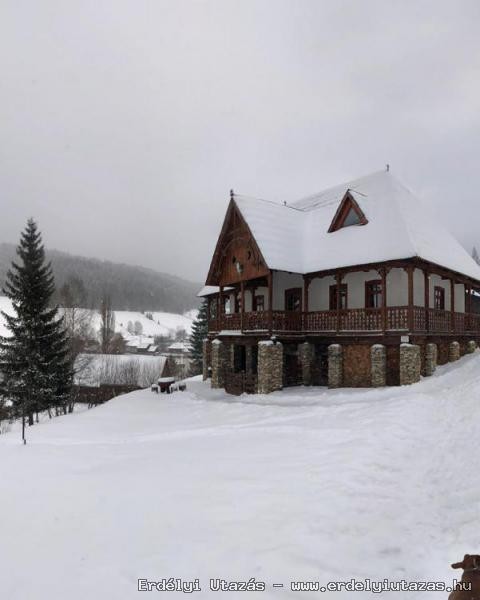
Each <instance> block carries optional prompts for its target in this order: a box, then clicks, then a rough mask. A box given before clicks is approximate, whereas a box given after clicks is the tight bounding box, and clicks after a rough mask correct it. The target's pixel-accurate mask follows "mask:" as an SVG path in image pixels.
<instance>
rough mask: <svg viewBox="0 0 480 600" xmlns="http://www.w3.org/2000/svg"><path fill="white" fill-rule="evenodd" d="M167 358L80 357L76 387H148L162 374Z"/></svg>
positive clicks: (101, 355) (84, 355) (110, 355)
mask: <svg viewBox="0 0 480 600" xmlns="http://www.w3.org/2000/svg"><path fill="white" fill-rule="evenodd" d="M166 362H167V357H166V356H146V355H140V356H138V355H135V356H132V355H131V354H80V355H79V356H78V357H77V359H76V361H75V370H76V375H75V384H76V385H82V386H87V387H98V386H100V385H136V386H138V387H148V386H149V385H151V384H152V383H155V382H156V381H157V379H158V378H159V377H161V376H162V375H163V371H164V368H165V364H166Z"/></svg>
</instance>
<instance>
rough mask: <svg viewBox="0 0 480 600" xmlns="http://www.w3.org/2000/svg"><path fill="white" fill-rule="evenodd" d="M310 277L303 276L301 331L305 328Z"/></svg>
mask: <svg viewBox="0 0 480 600" xmlns="http://www.w3.org/2000/svg"><path fill="white" fill-rule="evenodd" d="M310 281H311V280H310V277H307V275H304V276H303V319H302V329H306V328H307V318H308V317H307V313H308V288H309V287H310Z"/></svg>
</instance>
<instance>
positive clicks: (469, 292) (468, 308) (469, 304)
mask: <svg viewBox="0 0 480 600" xmlns="http://www.w3.org/2000/svg"><path fill="white" fill-rule="evenodd" d="M466 289H467V303H466V304H467V305H466V307H465V312H466V315H465V316H466V319H465V329H466V330H467V331H470V328H471V326H472V325H471V319H470V313H471V312H472V286H471V284H470V283H469V284H468V285H467V286H466Z"/></svg>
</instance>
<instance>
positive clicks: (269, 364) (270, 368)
mask: <svg viewBox="0 0 480 600" xmlns="http://www.w3.org/2000/svg"><path fill="white" fill-rule="evenodd" d="M282 388H283V346H282V344H281V343H280V342H276V343H274V342H273V341H271V340H268V341H264V342H258V393H259V394H269V393H270V392H274V391H275V390H281V389H282Z"/></svg>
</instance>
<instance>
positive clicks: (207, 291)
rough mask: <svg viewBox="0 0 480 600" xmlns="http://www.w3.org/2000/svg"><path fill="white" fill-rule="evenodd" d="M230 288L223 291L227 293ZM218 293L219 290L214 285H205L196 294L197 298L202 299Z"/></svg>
mask: <svg viewBox="0 0 480 600" xmlns="http://www.w3.org/2000/svg"><path fill="white" fill-rule="evenodd" d="M232 289H233V288H231V287H225V288H223V290H224V291H225V292H228V290H232ZM219 292H220V288H219V287H218V286H216V285H205V286H204V287H203V288H202V289H201V290H200V291H199V292H198V294H197V298H203V297H205V296H211V295H212V294H218V293H219Z"/></svg>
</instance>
